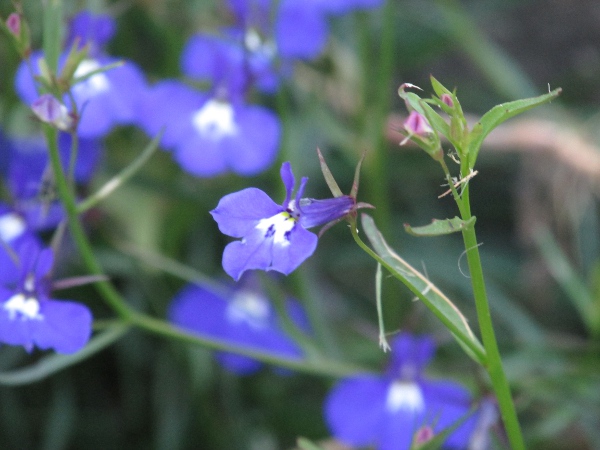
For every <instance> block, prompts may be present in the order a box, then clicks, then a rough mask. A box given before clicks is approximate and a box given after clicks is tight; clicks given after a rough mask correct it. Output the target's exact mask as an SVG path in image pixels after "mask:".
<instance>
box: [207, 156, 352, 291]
mask: <svg viewBox="0 0 600 450" xmlns="http://www.w3.org/2000/svg"><path fill="white" fill-rule="evenodd" d="M281 178H282V180H283V184H284V185H285V188H286V197H285V201H284V202H283V204H282V205H278V204H276V203H275V202H274V201H273V200H271V198H269V196H268V195H267V194H266V193H264V192H263V191H261V190H260V189H257V188H247V189H243V190H241V191H239V192H234V193H232V194H229V195H226V196H225V197H223V198H222V199H221V200H220V201H219V204H218V205H217V207H216V208H215V209H214V210H213V211H211V214H212V216H213V218H214V219H215V220H216V222H217V224H218V225H219V230H221V232H222V233H223V234H226V235H228V236H232V237H235V238H241V240H239V241H234V242H231V243H230V244H228V245H227V246H226V247H225V251H224V252H223V269H225V272H227V273H228V274H229V275H230V276H231V277H233V278H234V279H235V280H239V279H240V277H241V276H242V274H243V273H244V272H245V271H246V270H250V269H261V270H275V271H278V272H281V273H283V274H285V275H288V274H289V273H291V272H292V271H293V270H295V269H296V268H297V267H298V266H299V265H300V264H302V262H303V261H304V260H305V259H306V258H308V257H309V256H310V255H312V254H313V252H314V251H315V248H316V247H317V236H316V235H315V234H313V233H311V232H310V231H308V230H307V228H311V227H315V226H318V225H323V224H325V223H328V222H332V221H334V220H337V219H339V218H341V217H344V216H345V215H346V214H348V213H349V212H350V211H351V210H352V208H353V207H354V205H355V202H354V199H353V198H352V197H350V196H341V197H336V198H331V199H326V200H314V199H310V198H301V197H302V194H303V192H304V187H305V186H306V182H307V181H308V179H307V178H306V177H304V178H302V181H301V182H300V188H299V189H298V192H297V193H296V198H295V199H292V191H293V189H294V185H295V180H294V174H293V173H292V169H291V167H290V163H289V162H285V163H283V165H282V166H281Z"/></svg>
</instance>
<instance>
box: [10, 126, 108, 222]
mask: <svg viewBox="0 0 600 450" xmlns="http://www.w3.org/2000/svg"><path fill="white" fill-rule="evenodd" d="M10 143H11V146H10V154H9V158H8V159H9V160H8V164H7V165H8V169H7V172H8V173H7V186H8V188H9V191H10V193H11V195H12V207H13V212H14V213H17V214H18V215H20V216H21V217H22V218H23V219H24V220H25V222H26V224H27V227H28V228H30V229H33V230H46V229H49V228H53V227H55V226H56V225H58V223H59V222H60V221H61V220H62V219H63V218H64V217H65V214H64V210H63V207H62V205H61V204H60V202H59V201H58V198H57V196H56V193H55V189H54V177H53V174H52V170H51V168H50V162H49V158H48V148H47V146H46V143H45V142H44V140H43V139H41V138H19V139H12V140H11V141H10ZM58 148H59V154H60V158H61V162H62V165H63V168H64V169H65V170H67V168H68V167H69V161H70V155H71V136H70V135H69V134H68V133H60V134H59V138H58ZM101 155H102V146H101V144H100V142H99V141H98V140H95V139H79V148H78V153H77V160H76V162H75V170H74V173H73V176H74V180H75V182H76V183H78V184H85V183H87V182H88V181H89V180H90V179H91V177H92V175H93V173H94V171H95V169H96V167H97V165H98V162H99V160H100V157H101Z"/></svg>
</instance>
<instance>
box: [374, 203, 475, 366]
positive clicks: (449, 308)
mask: <svg viewBox="0 0 600 450" xmlns="http://www.w3.org/2000/svg"><path fill="white" fill-rule="evenodd" d="M362 225H363V228H364V229H365V233H366V235H367V237H368V238H369V241H370V242H371V245H373V248H374V250H375V252H376V253H377V254H378V255H379V256H380V257H381V258H382V259H383V261H384V262H385V263H386V268H387V269H388V270H389V271H390V273H391V274H392V275H393V276H394V277H395V278H397V279H398V280H400V281H402V283H404V284H405V285H406V287H408V288H409V289H410V290H411V292H413V293H414V294H415V295H416V296H417V297H418V298H419V299H420V300H421V301H422V302H423V303H424V304H425V306H427V307H428V308H429V309H430V310H431V311H432V312H433V314H435V316H436V317H437V318H438V319H440V321H441V322H442V323H443V324H444V325H445V326H446V327H447V328H448V330H449V331H450V332H451V333H452V335H453V336H454V338H455V339H456V341H457V342H458V343H459V344H460V345H461V346H462V348H463V349H464V350H465V352H466V353H467V354H468V355H469V356H470V357H471V358H472V359H473V360H475V361H476V362H477V363H479V364H481V365H485V361H486V356H485V350H484V348H483V346H482V345H481V343H480V342H479V340H478V339H477V338H476V337H475V335H474V334H473V332H472V331H471V328H470V327H469V324H468V322H467V319H466V318H465V317H464V316H463V315H462V313H461V312H460V311H459V309H458V308H457V307H456V306H455V305H454V303H452V302H451V301H450V299H448V297H446V296H445V295H444V294H443V293H442V291H440V290H439V289H438V288H437V287H436V286H435V285H434V284H433V283H431V281H429V280H428V279H427V277H425V276H424V275H423V274H422V273H420V272H419V271H418V270H416V269H414V268H413V267H412V266H411V265H410V264H408V263H407V262H406V261H404V260H403V259H402V258H400V256H398V255H397V254H396V253H395V252H394V251H393V250H392V249H391V248H390V247H389V246H388V244H387V242H386V241H385V239H384V238H383V236H382V235H381V233H380V232H379V230H378V229H377V227H376V226H375V222H374V221H373V219H372V218H371V217H369V216H367V215H366V214H363V215H362Z"/></svg>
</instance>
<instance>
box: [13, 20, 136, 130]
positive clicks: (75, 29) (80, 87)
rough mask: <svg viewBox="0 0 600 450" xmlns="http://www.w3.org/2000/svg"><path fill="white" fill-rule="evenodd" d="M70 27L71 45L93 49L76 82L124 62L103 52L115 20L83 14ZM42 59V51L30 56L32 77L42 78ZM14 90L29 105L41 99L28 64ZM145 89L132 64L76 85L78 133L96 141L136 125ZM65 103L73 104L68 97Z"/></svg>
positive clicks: (76, 73) (74, 90)
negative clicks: (98, 138) (75, 43)
mask: <svg viewBox="0 0 600 450" xmlns="http://www.w3.org/2000/svg"><path fill="white" fill-rule="evenodd" d="M86 24H87V25H86ZM71 25H72V27H71V29H70V30H69V37H68V43H72V42H74V41H75V39H76V38H79V42H80V46H83V45H85V44H88V45H89V46H90V49H91V52H90V54H89V55H88V58H86V59H84V60H83V61H81V63H80V64H79V66H78V67H77V70H76V71H75V78H78V77H83V76H86V75H88V74H90V73H91V72H93V71H96V70H98V69H99V68H101V67H103V66H106V65H109V64H114V63H117V62H122V61H121V60H120V59H117V58H112V57H109V56H107V55H106V54H104V53H103V51H102V46H103V45H104V44H105V43H106V41H108V40H109V39H110V37H111V36H112V34H113V32H114V21H113V19H111V18H110V17H108V16H97V17H95V18H94V17H93V16H92V15H91V14H90V13H88V12H85V11H84V12H83V13H80V14H79V15H78V16H76V17H75V18H74V19H73V20H72V22H71ZM88 25H89V27H88ZM66 56H67V55H66V53H65V54H63V55H62V56H61V58H60V60H59V71H60V68H62V66H63V65H64V64H65V60H66ZM41 57H43V53H42V52H39V51H38V52H34V53H32V55H31V61H32V62H33V65H32V66H33V67H34V70H35V71H36V73H34V74H33V75H39V67H38V64H37V61H38V60H39V58H41ZM15 89H16V91H17V93H18V94H19V96H20V97H21V100H23V102H25V103H26V104H28V105H31V104H32V103H34V102H35V101H36V100H37V99H38V91H37V85H36V81H35V80H34V78H33V76H32V74H31V72H30V71H29V67H28V66H27V64H26V63H25V62H23V63H21V65H20V66H19V68H18V69H17V73H16V76H15ZM145 89H146V81H145V79H144V75H143V73H142V72H141V70H140V69H139V68H138V67H137V66H136V65H135V64H133V63H132V62H130V61H124V62H123V64H122V65H120V66H119V67H115V68H113V69H110V70H108V71H106V72H101V73H97V74H95V75H92V76H91V77H89V78H87V79H86V80H84V81H81V82H79V83H77V84H76V85H74V86H73V87H72V89H71V93H72V94H73V98H74V100H75V103H76V105H77V110H78V112H79V115H80V117H79V121H78V126H77V133H78V134H79V135H80V136H82V137H85V138H96V137H101V136H103V135H105V134H107V133H108V132H109V131H110V130H111V129H112V128H113V127H114V126H115V125H126V124H131V123H134V122H135V119H136V117H135V113H136V112H137V103H138V102H139V100H140V98H141V96H142V95H143V93H144V91H145ZM64 103H65V105H69V104H70V101H69V98H68V97H67V96H65V99H64Z"/></svg>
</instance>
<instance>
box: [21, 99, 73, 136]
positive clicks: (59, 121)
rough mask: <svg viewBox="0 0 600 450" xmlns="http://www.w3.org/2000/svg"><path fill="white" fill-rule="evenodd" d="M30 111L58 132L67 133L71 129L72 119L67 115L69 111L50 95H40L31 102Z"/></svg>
mask: <svg viewBox="0 0 600 450" xmlns="http://www.w3.org/2000/svg"><path fill="white" fill-rule="evenodd" d="M31 110H32V111H33V113H34V114H35V115H36V116H37V118H38V119H40V120H41V121H42V122H45V123H48V124H51V125H53V126H55V127H56V128H58V129H59V130H63V131H69V130H70V129H71V128H72V127H73V118H72V117H71V116H70V115H69V110H68V109H67V107H66V106H65V105H63V104H62V103H61V102H59V101H58V100H57V99H56V98H55V97H53V96H52V95H51V94H43V95H41V96H40V97H39V98H38V99H37V100H36V101H35V102H33V104H32V105H31Z"/></svg>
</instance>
